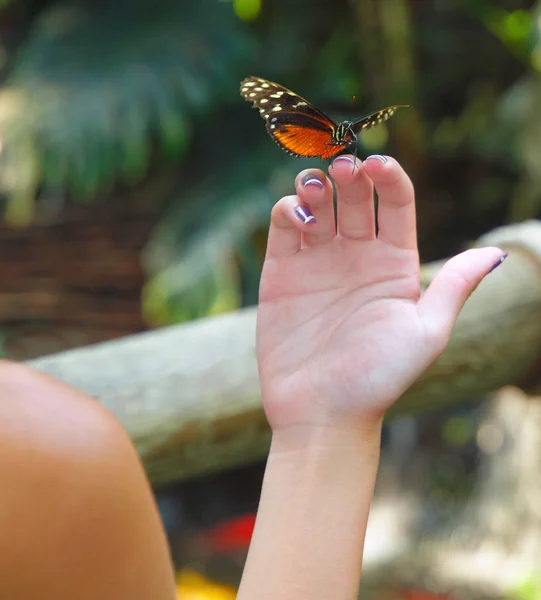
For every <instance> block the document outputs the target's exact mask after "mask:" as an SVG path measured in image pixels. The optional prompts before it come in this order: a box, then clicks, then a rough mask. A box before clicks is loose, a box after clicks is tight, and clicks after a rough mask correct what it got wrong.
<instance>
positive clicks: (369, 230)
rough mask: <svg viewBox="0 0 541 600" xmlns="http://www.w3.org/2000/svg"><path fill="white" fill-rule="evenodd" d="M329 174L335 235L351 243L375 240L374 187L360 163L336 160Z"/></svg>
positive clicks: (343, 157)
mask: <svg viewBox="0 0 541 600" xmlns="http://www.w3.org/2000/svg"><path fill="white" fill-rule="evenodd" d="M329 174H330V175H331V177H332V178H333V181H334V184H335V186H336V197H337V215H338V216H337V221H338V234H339V235H341V236H342V237H345V238H351V239H355V240H373V239H375V237H376V217H375V212H374V184H373V183H372V180H371V179H370V177H368V175H367V174H366V171H365V169H364V166H363V164H362V162H361V161H360V160H357V159H356V158H354V157H353V156H349V155H343V156H339V157H338V158H335V159H334V161H333V163H332V165H331V166H330V168H329Z"/></svg>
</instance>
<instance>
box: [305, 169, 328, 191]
mask: <svg viewBox="0 0 541 600" xmlns="http://www.w3.org/2000/svg"><path fill="white" fill-rule="evenodd" d="M302 185H303V186H304V187H306V186H307V185H317V186H318V187H320V188H321V189H323V181H321V179H320V178H319V177H318V176H317V175H314V174H313V173H308V174H307V175H305V176H304V177H303V178H302Z"/></svg>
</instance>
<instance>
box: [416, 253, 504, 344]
mask: <svg viewBox="0 0 541 600" xmlns="http://www.w3.org/2000/svg"><path fill="white" fill-rule="evenodd" d="M506 258H507V252H504V251H503V250H500V249H499V248H476V249H473V250H466V251H465V252H462V253H461V254H457V255H456V256H454V257H453V258H451V259H449V260H448V261H447V262H446V263H445V264H444V265H443V267H442V268H441V269H440V271H439V272H438V274H437V275H436V276H435V277H434V279H433V280H432V282H431V283H430V285H429V286H428V288H427V289H426V291H425V293H424V294H423V295H422V297H421V299H420V300H419V302H418V305H417V310H418V311H419V316H420V318H421V320H422V322H423V324H424V326H425V331H426V333H427V338H428V339H429V340H432V341H433V343H434V344H435V346H436V350H438V351H443V349H444V348H445V346H446V345H447V342H448V341H449V338H450V336H451V332H452V330H453V327H454V325H455V322H456V319H457V317H458V315H459V313H460V311H461V310H462V307H463V306H464V304H465V303H466V300H467V299H468V298H469V296H470V295H471V294H472V292H473V291H474V290H475V288H476V287H477V286H478V285H479V284H480V283H481V281H482V280H483V279H484V277H486V275H488V274H489V273H490V272H491V271H492V270H493V269H495V268H496V267H498V266H499V265H501V263H502V262H503V261H504V260H505V259H506Z"/></svg>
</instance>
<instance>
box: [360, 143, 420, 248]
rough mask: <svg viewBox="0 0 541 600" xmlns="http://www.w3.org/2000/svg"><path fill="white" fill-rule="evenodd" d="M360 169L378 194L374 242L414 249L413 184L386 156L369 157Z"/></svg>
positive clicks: (415, 234) (415, 235)
mask: <svg viewBox="0 0 541 600" xmlns="http://www.w3.org/2000/svg"><path fill="white" fill-rule="evenodd" d="M364 168H365V170H366V172H367V174H368V176H369V177H370V179H372V181H373V182H374V185H375V187H376V192H377V194H378V239H380V240H382V241H384V242H387V243H389V244H392V245H393V246H397V247H398V248H404V249H407V250H415V249H417V231H416V223H415V195H414V191H413V184H412V183H411V180H410V178H409V177H408V176H407V174H406V172H405V171H404V169H402V167H401V166H400V165H399V164H398V163H397V162H396V160H394V159H393V158H390V157H389V156H380V155H377V154H376V155H374V156H369V157H368V158H367V159H366V160H365V161H364Z"/></svg>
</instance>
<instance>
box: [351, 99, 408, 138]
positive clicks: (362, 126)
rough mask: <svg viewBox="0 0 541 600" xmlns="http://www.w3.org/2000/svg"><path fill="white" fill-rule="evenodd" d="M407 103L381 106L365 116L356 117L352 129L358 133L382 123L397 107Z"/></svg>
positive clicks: (403, 106) (402, 106) (404, 105)
mask: <svg viewBox="0 0 541 600" xmlns="http://www.w3.org/2000/svg"><path fill="white" fill-rule="evenodd" d="M407 106H408V105H407V104H396V105H395V106H388V107H387V108H382V109H381V110H378V111H376V112H374V113H372V114H370V115H367V116H366V117H362V118H361V119H357V121H353V125H352V127H353V131H355V133H356V134H359V133H360V132H361V131H365V130H367V129H370V128H372V127H375V126H376V125H379V124H380V123H383V122H384V121H386V120H387V119H390V118H391V117H392V116H393V115H394V113H395V112H396V110H397V109H398V108H406V107H407Z"/></svg>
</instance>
